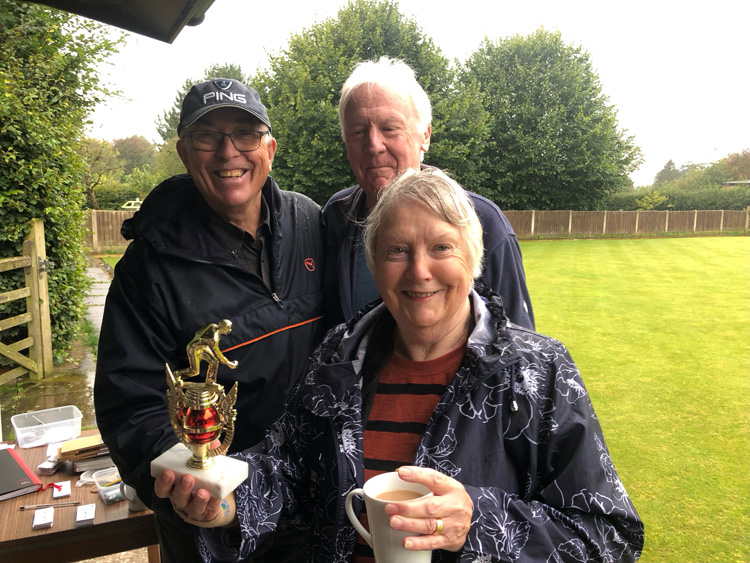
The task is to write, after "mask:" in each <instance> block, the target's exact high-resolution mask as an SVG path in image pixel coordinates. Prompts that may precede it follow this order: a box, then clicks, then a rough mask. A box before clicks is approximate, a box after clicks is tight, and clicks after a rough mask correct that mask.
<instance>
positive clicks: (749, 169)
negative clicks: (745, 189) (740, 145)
mask: <svg viewBox="0 0 750 563" xmlns="http://www.w3.org/2000/svg"><path fill="white" fill-rule="evenodd" d="M724 164H725V167H726V173H727V177H728V180H729V181H731V180H750V150H747V149H745V150H743V151H742V152H738V153H732V154H730V155H729V156H727V157H726V158H725V159H724Z"/></svg>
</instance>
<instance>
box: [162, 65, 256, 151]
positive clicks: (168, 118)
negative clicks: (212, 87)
mask: <svg viewBox="0 0 750 563" xmlns="http://www.w3.org/2000/svg"><path fill="white" fill-rule="evenodd" d="M212 78H232V79H234V80H239V81H240V82H242V83H243V84H247V77H246V76H245V75H244V74H243V72H242V69H241V68H240V67H239V66H237V65H235V64H223V65H219V64H213V65H211V66H210V67H208V68H207V69H206V72H205V73H204V74H203V76H202V77H201V78H199V79H188V80H186V81H185V83H184V84H183V85H182V88H181V89H180V91H179V92H178V93H177V95H176V96H175V98H174V102H173V103H172V107H171V108H169V109H168V110H167V111H165V112H164V113H163V114H162V115H161V117H160V118H159V119H157V120H156V131H157V132H158V133H159V136H160V137H161V138H162V140H163V141H164V144H167V143H169V142H170V141H171V140H172V139H173V138H175V137H177V124H178V123H179V122H180V110H181V109H182V100H183V99H184V98H185V96H187V94H188V92H189V91H190V88H192V87H193V85H194V84H197V83H199V82H205V81H207V80H210V79H212Z"/></svg>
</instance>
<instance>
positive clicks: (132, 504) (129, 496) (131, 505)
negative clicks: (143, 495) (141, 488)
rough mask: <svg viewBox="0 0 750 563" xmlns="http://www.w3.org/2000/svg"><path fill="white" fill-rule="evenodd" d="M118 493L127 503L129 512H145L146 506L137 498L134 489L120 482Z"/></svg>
mask: <svg viewBox="0 0 750 563" xmlns="http://www.w3.org/2000/svg"><path fill="white" fill-rule="evenodd" d="M120 492H121V493H122V496H124V497H125V499H126V500H127V501H128V509H129V510H130V511H131V512H140V511H141V510H146V505H145V504H143V501H142V500H141V499H140V498H138V495H137V494H136V493H135V489H134V488H133V487H131V486H129V485H126V484H125V483H124V482H122V481H120Z"/></svg>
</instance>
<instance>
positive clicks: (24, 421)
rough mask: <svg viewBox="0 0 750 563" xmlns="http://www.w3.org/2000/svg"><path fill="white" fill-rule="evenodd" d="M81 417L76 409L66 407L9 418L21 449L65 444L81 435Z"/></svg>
mask: <svg viewBox="0 0 750 563" xmlns="http://www.w3.org/2000/svg"><path fill="white" fill-rule="evenodd" d="M82 418H83V415H82V414H81V411H80V410H78V407H76V406H73V405H67V406H64V407H56V408H53V409H45V410H42V411H33V412H26V413H23V414H16V415H13V416H11V417H10V421H11V423H12V424H13V430H14V431H15V433H16V440H17V441H18V445H19V446H21V447H22V448H33V447H36V446H44V445H46V444H50V443H52V442H65V441H67V440H72V439H73V438H77V437H78V436H80V435H81V419H82Z"/></svg>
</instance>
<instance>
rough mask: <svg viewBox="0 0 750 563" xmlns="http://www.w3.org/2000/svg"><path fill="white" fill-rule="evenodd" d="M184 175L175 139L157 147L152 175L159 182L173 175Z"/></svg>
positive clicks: (183, 167) (183, 166)
mask: <svg viewBox="0 0 750 563" xmlns="http://www.w3.org/2000/svg"><path fill="white" fill-rule="evenodd" d="M184 173H185V165H184V164H182V160H180V155H178V154H177V137H176V136H175V137H172V138H171V139H170V140H169V141H167V142H166V143H164V144H163V145H162V146H161V147H159V150H158V152H157V153H156V156H155V157H154V174H155V175H156V177H157V178H159V180H160V181H161V180H164V179H165V178H169V177H170V176H174V175H175V174H184ZM154 185H156V184H154Z"/></svg>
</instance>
